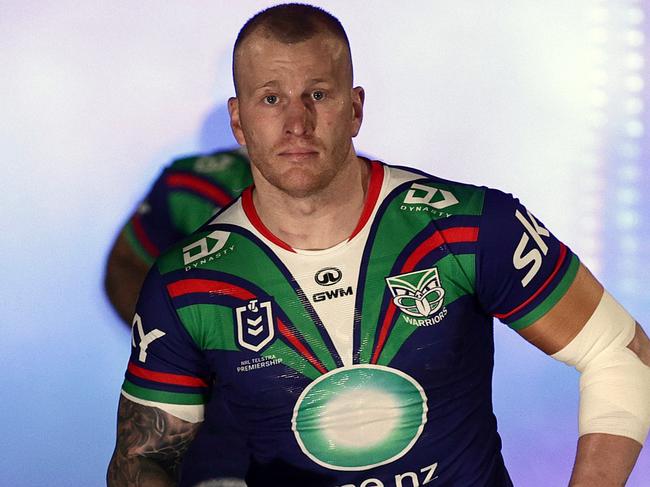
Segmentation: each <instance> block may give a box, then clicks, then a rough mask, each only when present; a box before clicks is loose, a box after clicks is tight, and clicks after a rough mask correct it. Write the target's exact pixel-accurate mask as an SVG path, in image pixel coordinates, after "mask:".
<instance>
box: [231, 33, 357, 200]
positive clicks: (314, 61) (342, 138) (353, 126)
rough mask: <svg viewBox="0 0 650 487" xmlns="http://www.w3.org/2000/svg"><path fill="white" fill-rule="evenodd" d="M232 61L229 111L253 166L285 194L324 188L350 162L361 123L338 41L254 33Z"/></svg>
mask: <svg viewBox="0 0 650 487" xmlns="http://www.w3.org/2000/svg"><path fill="white" fill-rule="evenodd" d="M236 56H237V57H236V62H235V77H236V80H237V98H231V99H230V100H229V102H228V109H229V112H230V118H231V126H232V129H233V133H234V135H235V138H236V139H237V141H238V142H239V143H240V144H241V145H244V146H246V148H247V149H248V154H249V156H250V158H251V161H252V163H253V166H254V168H255V169H256V170H257V172H258V173H259V175H261V176H262V177H263V178H264V179H265V180H266V181H268V182H269V183H270V184H271V185H272V186H274V187H275V188H278V189H280V190H281V191H283V192H285V193H287V194H289V195H290V196H294V197H305V196H309V195H311V194H315V193H317V192H319V191H320V190H322V189H324V188H326V187H328V186H329V184H330V183H331V182H332V181H333V180H334V178H335V177H336V175H337V174H339V173H340V171H341V169H342V168H344V167H345V166H346V164H351V163H352V161H353V160H354V157H355V154H354V149H353V146H352V137H355V136H356V135H357V133H358V132H359V128H360V126H361V119H362V108H363V96H364V95H363V89H362V88H360V87H358V88H352V74H351V72H350V67H349V58H348V54H347V51H346V49H345V45H344V43H343V42H342V41H340V40H339V39H336V38H335V37H332V36H330V35H327V34H318V35H316V36H314V37H313V38H311V39H308V40H306V41H304V42H300V43H297V44H284V43H281V42H279V41H276V40H274V39H272V38H268V37H266V36H264V35H262V34H260V33H254V34H253V35H252V36H251V37H249V38H248V39H247V40H246V41H245V42H244V43H243V44H242V45H241V46H240V47H239V49H238V50H237V54H236Z"/></svg>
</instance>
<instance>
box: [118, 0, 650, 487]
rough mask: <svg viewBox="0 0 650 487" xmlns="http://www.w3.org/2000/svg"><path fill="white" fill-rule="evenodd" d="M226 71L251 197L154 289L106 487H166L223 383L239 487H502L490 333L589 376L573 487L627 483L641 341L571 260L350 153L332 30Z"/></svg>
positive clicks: (268, 47)
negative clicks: (235, 427)
mask: <svg viewBox="0 0 650 487" xmlns="http://www.w3.org/2000/svg"><path fill="white" fill-rule="evenodd" d="M233 72H234V80H235V90H236V97H235V98H232V99H231V100H230V101H229V111H230V118H231V126H232V129H233V133H234V134H235V137H236V139H237V141H238V142H239V143H240V144H241V145H242V146H245V147H246V148H247V150H248V154H249V157H250V160H251V169H252V174H253V181H254V186H253V187H250V188H249V189H247V190H245V191H244V193H243V194H242V196H241V197H240V198H239V199H237V200H236V201H235V202H234V203H233V204H232V205H230V206H229V207H227V208H226V209H225V210H223V211H222V212H220V213H219V214H218V215H217V216H216V217H215V218H214V219H213V220H212V221H210V222H209V223H208V224H206V225H205V226H203V227H202V228H201V229H199V230H198V231H197V232H195V233H194V234H193V235H191V236H190V237H189V238H188V239H186V240H184V241H183V242H181V243H179V244H178V245H175V246H174V247H172V248H171V249H170V250H168V251H167V252H165V253H164V254H163V255H161V257H159V258H158V259H157V261H156V264H155V265H154V267H153V268H152V269H151V271H150V272H149V274H148V276H147V278H146V280H145V283H144V286H143V289H142V292H141V295H140V298H139V301H138V305H137V309H136V314H135V316H134V319H133V339H132V352H131V359H130V362H129V365H128V369H127V372H126V378H125V381H124V383H123V386H122V395H121V398H120V405H119V409H118V436H117V444H116V448H115V452H114V454H113V457H112V459H111V463H110V465H109V470H108V483H109V485H111V486H118V485H148V486H157V485H175V481H176V480H175V474H176V470H177V465H178V463H179V461H180V459H181V458H182V456H183V454H184V451H185V450H186V448H187V447H188V445H189V444H191V442H192V440H193V438H194V436H195V435H196V432H197V431H198V429H199V427H200V424H201V421H202V420H203V416H204V404H205V402H206V401H207V400H208V398H209V395H210V393H211V391H210V384H211V378H212V377H213V376H214V377H217V380H218V381H219V383H220V384H221V385H222V389H223V395H224V398H225V400H226V402H227V404H228V406H229V408H230V409H231V410H232V412H233V416H234V418H235V420H236V421H237V422H238V424H239V425H240V426H241V427H242V428H243V429H244V431H245V432H246V435H247V443H248V446H249V448H250V451H251V463H250V467H249V469H248V472H247V476H246V481H247V483H248V486H249V487H256V486H262V485H264V486H268V485H271V486H294V485H295V486H319V485H322V486H339V487H361V486H363V487H380V486H381V487H387V486H395V487H397V486H420V485H429V484H430V485H439V486H461V487H467V486H497V487H499V486H510V485H512V482H511V480H510V478H509V476H508V473H507V470H506V467H505V465H504V462H503V458H502V456H501V451H500V450H501V441H500V438H499V435H498V433H497V429H496V420H495V418H494V415H493V413H492V402H491V379H492V365H493V351H494V349H493V337H492V320H493V317H497V318H499V319H500V320H501V321H503V322H504V323H506V324H507V325H509V326H510V327H512V328H513V329H515V330H516V331H517V332H518V333H519V334H520V335H521V336H522V337H523V338H524V339H526V340H528V341H529V342H531V343H532V344H534V345H535V346H537V347H538V348H540V349H541V350H542V351H544V352H546V353H547V354H549V355H552V356H553V357H554V358H556V359H558V360H561V361H564V362H566V363H568V364H570V365H573V366H575V367H576V368H577V370H578V371H580V373H581V383H580V413H579V430H580V437H579V439H578V449H577V455H576V461H575V465H574V469H573V474H572V478H571V479H570V484H571V485H574V486H582V485H584V486H610V485H611V486H614V485H623V484H624V483H625V480H626V479H627V477H628V475H629V473H630V472H631V470H632V468H633V466H634V463H635V461H636V458H637V457H638V454H639V452H640V449H641V446H642V444H643V442H644V441H645V438H646V436H647V432H648V428H649V425H650V341H649V340H648V338H647V336H646V335H645V333H644V332H643V330H642V329H641V327H640V326H639V324H638V323H636V322H635V320H634V319H633V318H632V317H631V316H630V315H629V314H628V313H627V312H626V311H625V310H624V309H623V308H622V307H621V306H620V305H619V304H618V303H617V302H616V301H615V300H614V298H612V297H611V295H609V293H607V292H606V291H605V290H604V289H603V287H602V286H601V285H600V284H599V283H598V281H597V280H596V279H595V278H594V277H593V276H592V275H591V274H590V273H589V271H588V270H587V269H586V268H585V267H584V266H583V265H582V264H581V263H580V261H579V259H578V257H577V256H576V255H575V254H573V252H572V251H571V250H570V249H569V248H568V247H567V246H566V245H565V244H563V243H562V242H560V241H558V240H557V239H556V238H555V237H554V236H553V235H552V234H551V233H550V231H549V230H548V229H547V228H546V227H545V226H544V225H543V224H542V223H541V222H540V221H538V220H537V219H536V218H535V216H534V215H533V214H532V213H530V212H529V211H528V210H527V209H526V208H525V207H524V206H522V205H521V203H520V202H519V201H518V200H517V199H515V198H513V197H512V196H510V195H507V194H504V193H502V192H500V191H497V190H494V189H490V188H486V187H481V186H473V185H468V184H461V183H455V182H451V181H446V180H442V179H439V178H436V177H434V176H431V175H427V174H424V173H421V172H419V171H416V170H413V169H407V168H401V167H397V166H392V165H388V164H384V163H382V162H378V161H370V160H367V159H364V158H360V157H358V156H357V155H356V152H355V150H354V146H353V144H352V139H353V138H354V137H355V136H356V135H357V133H358V132H359V129H360V127H361V122H362V114H363V103H364V91H363V89H362V88H361V87H353V84H352V80H353V76H352V75H353V73H352V61H351V55H350V50H349V45H348V42H347V37H346V35H345V32H344V30H343V28H342V27H341V25H340V23H339V22H338V21H337V20H336V19H335V18H334V17H332V16H331V15H329V14H327V13H326V12H324V11H322V10H320V9H318V8H315V7H311V6H305V5H299V4H288V5H281V6H276V7H272V8H270V9H267V10H265V11H263V12H261V13H259V14H257V15H256V16H255V17H253V18H252V19H251V20H249V21H248V22H247V23H246V25H245V26H244V27H243V28H242V30H241V31H240V34H239V36H238V38H237V41H236V42H235V47H234V55H233ZM180 483H181V485H182V484H183V479H182V478H181V479H180Z"/></svg>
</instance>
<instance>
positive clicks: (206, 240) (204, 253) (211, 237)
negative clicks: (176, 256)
mask: <svg viewBox="0 0 650 487" xmlns="http://www.w3.org/2000/svg"><path fill="white" fill-rule="evenodd" d="M229 236H230V232H222V231H219V230H215V231H214V232H212V233H210V234H208V235H206V236H205V237H203V238H202V239H201V240H198V241H196V242H194V243H191V244H190V245H187V246H185V247H183V263H184V264H185V265H189V264H191V263H192V262H196V261H197V260H200V259H205V258H206V257H209V256H210V255H212V254H214V253H216V252H219V251H220V250H221V249H222V248H223V247H224V246H225V245H226V242H227V241H228V237H229Z"/></svg>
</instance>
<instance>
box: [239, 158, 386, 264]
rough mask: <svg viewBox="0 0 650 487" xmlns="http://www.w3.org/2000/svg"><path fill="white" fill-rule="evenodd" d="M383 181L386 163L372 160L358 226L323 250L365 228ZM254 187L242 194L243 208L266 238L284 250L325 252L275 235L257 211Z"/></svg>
mask: <svg viewBox="0 0 650 487" xmlns="http://www.w3.org/2000/svg"><path fill="white" fill-rule="evenodd" d="M383 182H384V165H383V164H381V163H380V162H378V161H370V181H369V182H368V191H367V192H366V201H365V203H364V204H363V211H362V212H361V216H360V217H359V221H358V222H357V226H356V227H355V228H354V230H353V231H352V233H351V234H350V236H349V237H348V238H347V239H346V240H344V241H342V242H341V243H338V244H336V245H334V246H333V247H330V248H329V249H323V250H325V251H331V250H334V249H337V248H339V247H341V246H342V245H345V244H346V243H347V242H349V241H350V240H352V239H353V238H354V237H355V236H356V235H357V234H359V232H361V230H363V227H365V226H366V223H368V220H370V216H371V215H372V212H373V210H374V209H375V205H376V204H377V200H378V199H379V193H380V192H381V187H382V184H383ZM254 187H255V186H254V185H251V186H249V187H248V188H246V189H245V190H244V192H243V193H242V195H241V202H242V208H243V209H244V213H245V214H246V217H247V218H248V220H249V221H250V222H251V225H253V227H254V228H255V229H256V230H257V231H258V232H260V233H261V234H262V236H264V238H266V239H267V240H269V241H270V242H273V243H274V244H275V245H277V246H278V247H280V248H283V249H284V250H287V251H289V252H294V253H299V254H306V255H309V254H315V253H320V252H323V250H302V249H294V248H293V247H291V246H290V245H289V244H288V243H286V242H285V241H284V240H282V239H281V238H279V237H277V236H276V235H274V234H273V232H271V230H269V229H268V228H267V226H266V225H264V223H263V222H262V220H261V218H260V216H259V215H258V213H257V210H256V209H255V205H254V204H253V188H254Z"/></svg>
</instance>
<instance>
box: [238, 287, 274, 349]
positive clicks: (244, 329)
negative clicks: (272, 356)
mask: <svg viewBox="0 0 650 487" xmlns="http://www.w3.org/2000/svg"><path fill="white" fill-rule="evenodd" d="M235 322H236V324H237V342H238V343H239V345H240V346H242V347H244V348H247V349H248V350H252V351H253V352H259V351H260V350H262V349H263V348H264V347H265V346H266V345H268V344H269V343H270V342H271V340H273V338H274V337H275V327H274V326H273V307H272V305H271V301H259V300H257V299H251V300H250V301H249V302H248V304H247V305H246V306H240V307H239V308H235Z"/></svg>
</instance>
